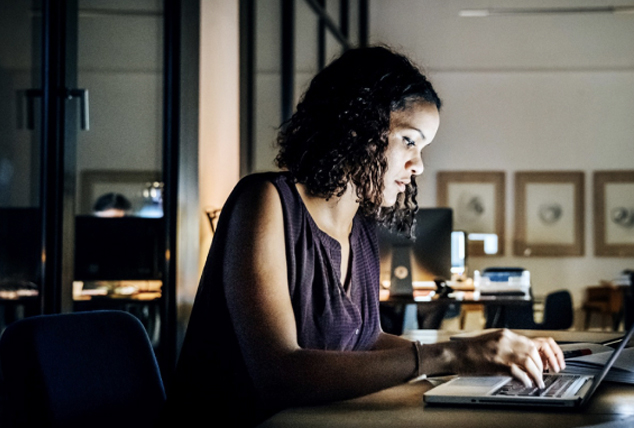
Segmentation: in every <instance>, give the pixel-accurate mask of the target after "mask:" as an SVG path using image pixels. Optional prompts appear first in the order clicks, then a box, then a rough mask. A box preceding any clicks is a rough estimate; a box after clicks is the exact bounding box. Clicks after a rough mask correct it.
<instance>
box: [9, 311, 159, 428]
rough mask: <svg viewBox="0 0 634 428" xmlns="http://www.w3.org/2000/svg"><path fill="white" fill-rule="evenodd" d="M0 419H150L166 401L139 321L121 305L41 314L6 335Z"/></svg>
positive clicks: (115, 423) (121, 426)
mask: <svg viewBox="0 0 634 428" xmlns="http://www.w3.org/2000/svg"><path fill="white" fill-rule="evenodd" d="M0 388H2V395H3V400H2V401H0V402H2V403H3V404H4V408H3V409H1V410H0V415H1V416H2V419H1V420H0V426H2V427H3V428H11V427H31V426H33V427H67V428H74V427H82V428H83V427H111V428H112V427H117V428H127V427H136V428H139V427H151V426H154V425H155V424H156V423H157V421H158V417H159V415H160V412H161V409H162V407H163V405H164V402H165V389H164V386H163V381H162V378H161V374H160V371H159V368H158V364H157V361H156V357H155V355H154V351H153V349H152V345H151V343H150V341H149V338H148V336H147V333H146V331H145V329H144V328H143V325H142V324H141V322H140V321H139V320H138V319H137V318H135V317H134V316H133V315H131V314H129V313H127V312H123V311H94V312H77V313H71V314H57V315H41V316H35V317H30V318H25V319H22V320H20V321H16V322H14V323H12V324H11V325H9V326H8V327H7V329H6V330H5V332H4V333H3V335H2V337H0Z"/></svg>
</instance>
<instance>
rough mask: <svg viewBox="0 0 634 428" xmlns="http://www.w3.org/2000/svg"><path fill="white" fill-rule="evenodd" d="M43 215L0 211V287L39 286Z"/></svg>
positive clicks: (36, 211) (32, 211)
mask: <svg viewBox="0 0 634 428" xmlns="http://www.w3.org/2000/svg"><path fill="white" fill-rule="evenodd" d="M41 265H42V212H41V210H40V209H39V208H0V287H4V286H11V287H18V288H19V287H22V286H26V285H28V284H30V285H32V284H40V281H41V274H42V269H41Z"/></svg>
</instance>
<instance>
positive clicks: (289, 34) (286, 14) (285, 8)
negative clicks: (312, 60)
mask: <svg viewBox="0 0 634 428" xmlns="http://www.w3.org/2000/svg"><path fill="white" fill-rule="evenodd" d="M294 98H295V0H282V122H285V121H287V120H288V119H290V118H291V116H292V115H293V106H294V104H295V99H294Z"/></svg>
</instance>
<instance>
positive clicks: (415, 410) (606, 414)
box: [260, 330, 634, 428]
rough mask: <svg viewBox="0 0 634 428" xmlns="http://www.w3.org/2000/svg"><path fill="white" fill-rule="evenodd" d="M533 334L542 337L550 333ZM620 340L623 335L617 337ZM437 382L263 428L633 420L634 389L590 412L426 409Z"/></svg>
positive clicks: (616, 391)
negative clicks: (426, 400) (428, 393)
mask: <svg viewBox="0 0 634 428" xmlns="http://www.w3.org/2000/svg"><path fill="white" fill-rule="evenodd" d="M434 332H435V333H434ZM409 333H410V335H409V336H408V337H409V338H420V339H424V342H427V343H431V342H434V341H441V340H448V339H449V337H451V335H452V334H453V333H454V332H442V330H441V331H428V330H422V331H421V330H418V331H412V332H409ZM534 333H539V334H540V335H542V334H544V333H546V334H548V333H549V332H547V331H535V332H534ZM557 333H558V336H559V339H560V340H561V341H571V340H572V339H573V338H576V337H582V333H588V332H557ZM616 335H617V336H618V333H617V334H616ZM614 336H615V334H614V333H599V332H597V333H592V332H590V334H589V335H588V334H586V336H585V338H590V339H592V340H595V341H602V340H607V339H609V338H612V337H614ZM432 382H434V380H433V379H432V380H430V381H419V382H415V383H409V384H405V385H400V386H397V387H394V388H390V389H386V390H384V391H380V392H377V393H375V394H370V395H367V396H364V397H361V398H357V399H354V400H347V401H340V402H335V403H331V404H328V405H323V406H314V407H300V408H293V409H287V410H285V411H283V412H281V413H278V414H277V415H275V416H273V417H272V418H271V419H269V420H267V421H265V422H264V423H263V424H261V425H260V428H286V427H288V428H290V427H293V428H295V427H298V428H301V427H315V428H317V427H344V428H345V427H359V428H373V427H433V428H436V427H437V428H444V427H469V428H472V427H473V428H479V427H482V428H491V427H503V428H511V427H512V428H539V427H557V428H570V427H583V426H588V425H594V424H599V423H603V422H608V421H616V420H621V419H624V418H628V417H630V418H634V385H626V384H618V383H611V382H605V383H604V384H602V385H601V386H600V387H599V389H598V390H597V392H596V393H595V395H594V397H592V400H591V401H590V403H589V405H588V406H587V407H586V408H584V409H570V410H563V409H536V408H535V409H527V408H523V409H519V408H503V407H495V408H484V407H478V408H475V407H469V406H432V405H426V404H424V403H423V393H425V392H426V391H427V390H429V389H431V388H432V387H433V385H432ZM632 424H633V425H634V420H633V421H632ZM623 426H628V425H623Z"/></svg>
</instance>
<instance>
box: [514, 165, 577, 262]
mask: <svg viewBox="0 0 634 428" xmlns="http://www.w3.org/2000/svg"><path fill="white" fill-rule="evenodd" d="M583 184H584V176H583V172H518V173H516V174H515V219H516V220H515V239H514V253H515V255H523V256H580V255H583V250H584V248H583V243H584V239H583V232H584V231H583V217H584V216H583Z"/></svg>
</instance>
